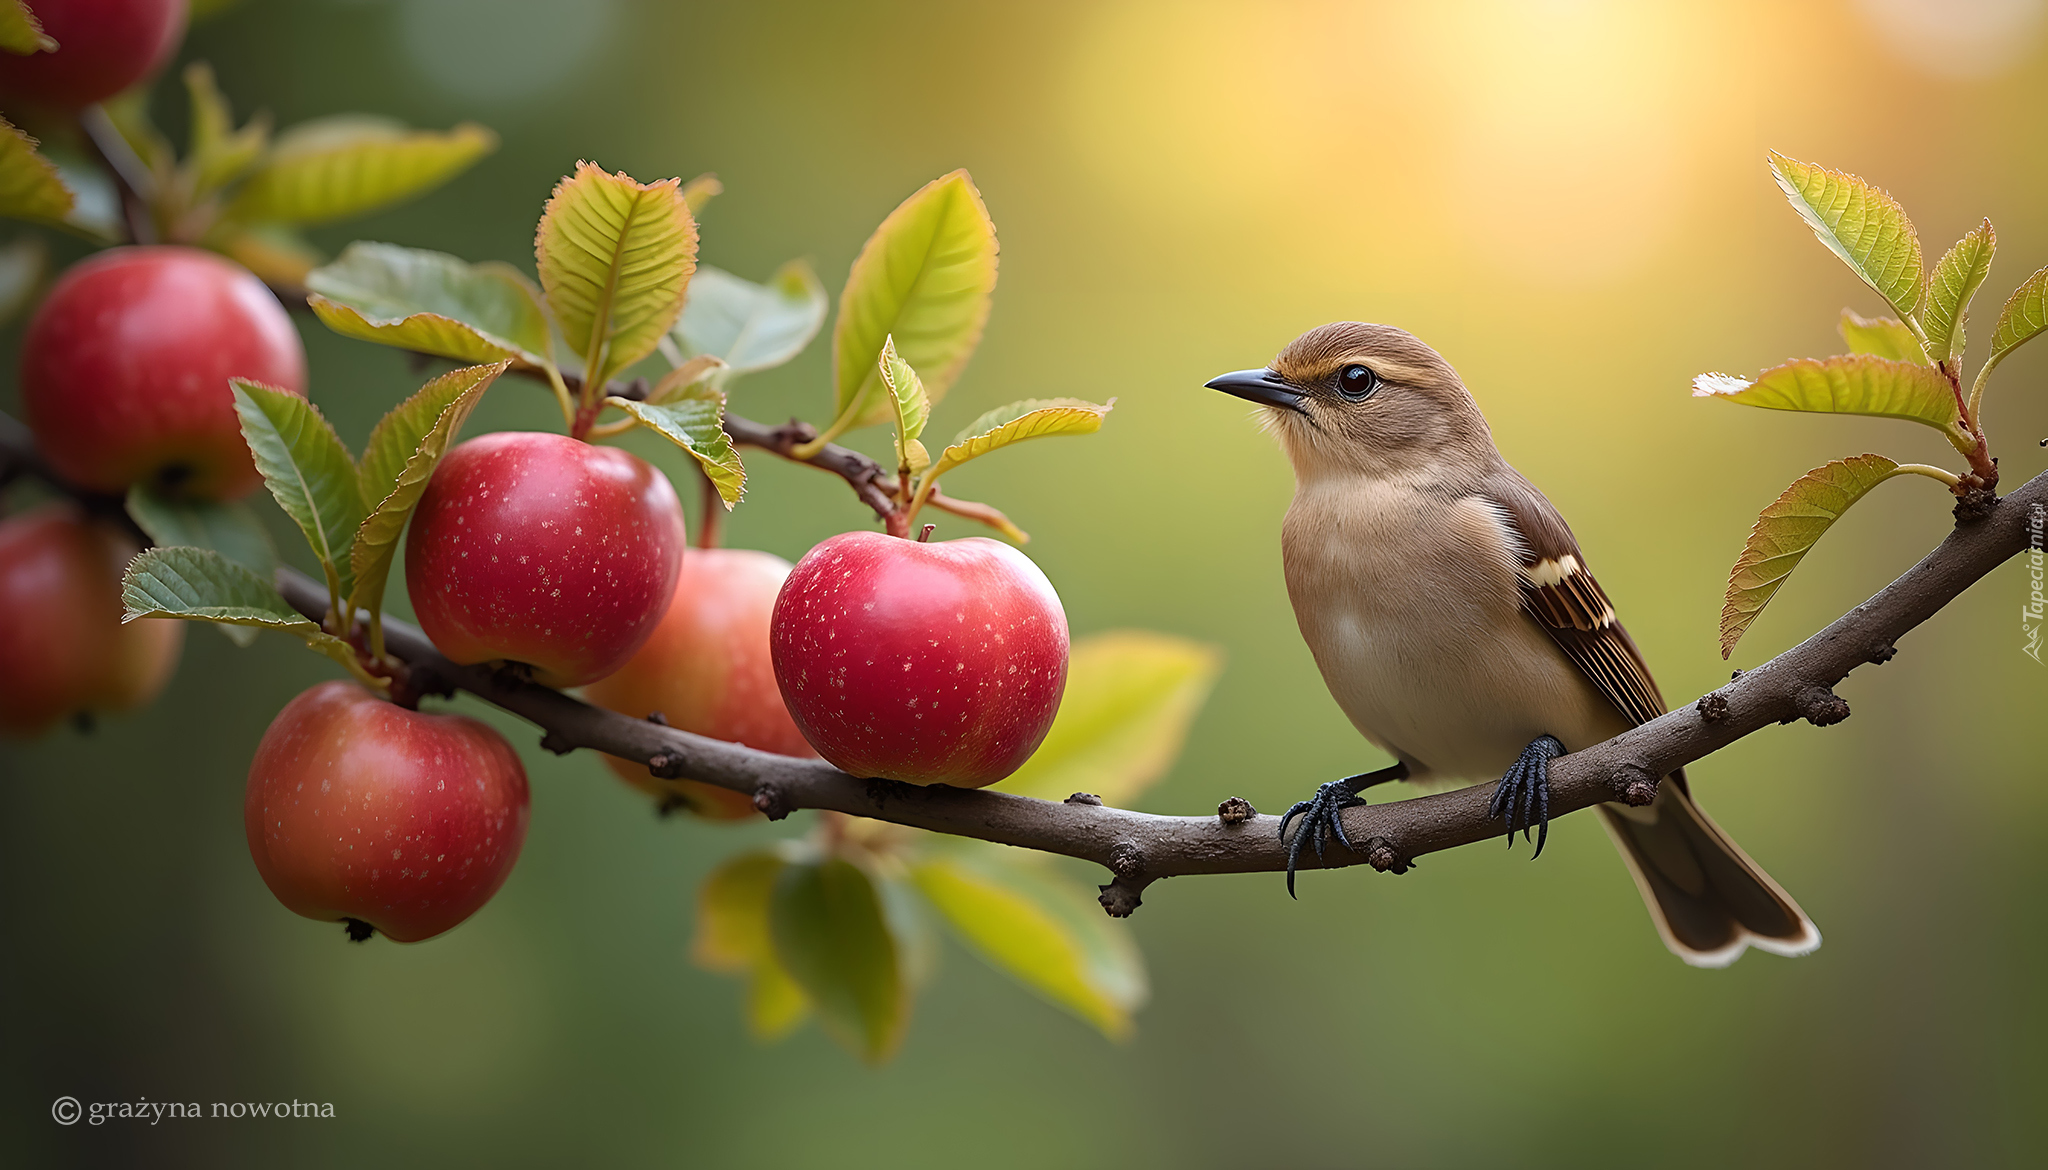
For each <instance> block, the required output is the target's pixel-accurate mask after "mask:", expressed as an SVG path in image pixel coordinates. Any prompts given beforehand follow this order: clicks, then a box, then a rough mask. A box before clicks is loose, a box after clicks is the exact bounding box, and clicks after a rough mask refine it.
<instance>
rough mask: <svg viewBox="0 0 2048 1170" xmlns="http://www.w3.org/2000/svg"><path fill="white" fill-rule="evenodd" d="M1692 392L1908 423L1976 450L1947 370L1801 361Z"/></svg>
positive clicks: (1702, 384)
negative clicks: (1945, 374) (1753, 377)
mask: <svg viewBox="0 0 2048 1170" xmlns="http://www.w3.org/2000/svg"><path fill="white" fill-rule="evenodd" d="M1692 392H1693V397H1695V398H1722V399H1726V400H1727V401H1729V402H1740V403H1742V404H1743V405H1744V406H1760V407H1763V408H1765V409H1767V410H1799V411H1811V412H1814V413H1819V414H1864V415H1874V416H1876V417H1879V418H1902V419H1906V420H1908V421H1911V422H1917V423H1920V424H1922V425H1925V426H1930V427H1933V428H1934V429H1936V430H1938V431H1940V432H1941V433H1942V434H1944V435H1946V436H1947V437H1948V441H1949V442H1950V443H1951V444H1953V445H1954V446H1955V447H1956V449H1957V450H1959V451H1963V452H1965V453H1968V452H1969V451H1970V450H1971V449H1972V448H1974V447H1975V442H1974V440H1972V439H1971V438H1970V436H1969V434H1968V433H1966V432H1965V431H1964V430H1963V429H1962V426H1961V423H1960V422H1959V421H1958V420H1959V419H1960V418H1961V411H1960V407H1958V405H1957V403H1956V394H1955V389H1954V387H1952V386H1950V385H1949V382H1948V379H1947V378H1944V377H1943V376H1942V374H1941V371H1939V370H1937V369H1935V368H1933V367H1932V366H1923V365H1919V364H1917V363H1914V362H1900V361H1892V360H1890V359H1888V358H1881V357H1874V356H1872V355H1869V354H1853V355H1850V356H1847V357H1831V358H1799V359H1797V360H1795V361H1789V362H1786V363H1785V364H1784V365H1781V366H1773V367H1771V368H1770V369H1768V370H1765V371H1764V372H1763V373H1761V374H1758V375H1757V378H1756V381H1754V382H1749V381H1745V380H1743V379H1741V378H1737V377H1733V376H1730V375H1728V374H1701V375H1700V376H1699V377H1697V378H1694V379H1693V390H1692Z"/></svg>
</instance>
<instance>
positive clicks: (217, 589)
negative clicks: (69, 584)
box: [121, 548, 389, 688]
mask: <svg viewBox="0 0 2048 1170" xmlns="http://www.w3.org/2000/svg"><path fill="white" fill-rule="evenodd" d="M121 602H122V606H123V608H124V609H125V610H126V613H125V615H124V616H123V617H122V619H121V620H123V621H134V620H135V619H137V618H186V619H189V620H192V621H203V622H222V623H226V624H229V625H238V626H249V627H253V628H255V629H260V630H279V631H282V632H284V633H287V634H295V635H297V636H298V637H299V638H301V639H304V641H305V643H306V645H308V646H311V647H312V648H313V649H315V650H317V651H319V652H320V653H322V654H325V655H326V656H327V657H329V658H332V659H334V660H335V661H336V662H339V663H341V664H342V665H343V666H345V667H347V668H348V670H349V672H350V673H351V674H354V675H355V676H356V677H357V678H358V679H359V680H360V681H362V682H365V683H367V684H369V685H371V686H375V687H380V688H381V687H384V686H387V685H389V684H388V683H387V682H384V681H380V680H377V679H373V678H371V677H370V676H369V675H367V674H365V673H364V672H363V668H362V664H361V663H360V662H359V661H357V659H356V652H355V650H354V648H353V647H351V646H350V645H349V644H348V643H347V642H344V641H342V640H341V639H340V638H337V637H335V636H334V635H332V634H329V633H327V632H325V631H323V630H322V629H321V628H320V627H319V625H318V624H317V623H314V622H312V621H309V620H307V619H306V617H305V616H304V615H302V614H300V613H299V612H298V611H297V610H295V609H293V608H292V607H291V603H290V602H287V601H286V600H285V599H284V598H283V596H281V595H280V594H279V593H278V592H277V590H275V589H273V588H271V586H270V583H269V582H267V581H265V580H263V579H262V578H261V577H258V576H257V575H256V574H254V573H251V572H250V571H249V570H247V569H245V568H243V567H242V566H240V565H238V564H236V563H234V562H233V561H231V560H229V559H227V558H226V557H224V556H222V555H220V554H219V553H217V552H214V551H213V550H212V549H204V548H152V549H145V550H144V551H143V553H142V555H140V556H138V557H136V558H135V559H134V560H132V561H130V562H129V563H128V572H127V575H126V576H125V577H124V578H123V579H122V582H121Z"/></svg>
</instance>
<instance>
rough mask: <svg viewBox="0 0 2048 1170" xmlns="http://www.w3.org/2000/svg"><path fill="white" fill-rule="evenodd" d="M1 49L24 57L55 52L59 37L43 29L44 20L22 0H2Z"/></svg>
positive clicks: (0, 17)
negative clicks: (37, 16)
mask: <svg viewBox="0 0 2048 1170" xmlns="http://www.w3.org/2000/svg"><path fill="white" fill-rule="evenodd" d="M0 49H5V50H7V51H8V52H10V53H15V54H18V55H20V56H24V57H25V56H27V55H28V54H30V53H38V52H40V53H54V52H56V51H57V39H56V38H55V37H52V36H51V35H50V34H49V33H46V32H44V31H43V22H42V21H40V20H37V19H36V14H35V13H33V12H31V11H29V8H28V5H26V4H23V3H22V2H21V0H0Z"/></svg>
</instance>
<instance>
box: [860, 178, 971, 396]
mask: <svg viewBox="0 0 2048 1170" xmlns="http://www.w3.org/2000/svg"><path fill="white" fill-rule="evenodd" d="M995 287H996V228H995V224H994V223H993V222H991V221H990V220H989V217H988V208H987V207H986V206H984V205H983V204H982V201H981V193H980V192H979V191H976V190H975V189H974V181H973V180H972V179H970V178H969V177H968V175H967V172H966V171H954V172H952V173H951V174H948V175H943V176H941V177H939V178H937V179H934V180H932V181H931V182H930V183H927V184H925V186H924V187H923V188H922V189H921V190H919V191H918V192H917V193H916V194H915V195H912V196H911V197H910V198H908V199H906V200H904V201H903V203H902V205H901V206H899V207H897V208H896V210H894V211H892V212H890V213H889V217H888V218H887V219H884V220H883V221H882V225H881V226H880V227H878V228H876V229H875V234H874V235H872V236H869V237H868V241H867V244H866V245H865V246H863V247H862V248H861V252H860V257H859V258H858V259H856V260H855V261H854V262H853V270H852V271H851V272H850V273H848V274H847V277H846V288H845V291H843V292H841V293H840V294H839V320H838V321H837V322H836V323H835V324H834V325H833V327H832V380H833V391H834V397H833V416H834V418H835V420H836V421H835V422H834V423H833V425H832V428H831V430H832V433H834V434H836V433H839V432H840V431H844V430H848V429H851V428H855V427H864V426H870V425H872V424H874V423H878V422H883V421H885V420H887V419H888V418H889V417H890V416H891V414H892V408H891V407H890V405H889V404H888V403H886V402H882V401H879V393H880V384H881V379H880V376H879V374H878V373H877V369H876V365H875V363H876V360H877V358H879V357H880V355H881V352H882V342H883V340H884V339H885V338H888V337H890V336H892V335H893V336H894V337H895V338H896V349H897V352H898V353H899V354H901V355H902V357H903V360H904V361H906V362H909V363H910V364H911V365H912V366H914V367H916V368H917V370H918V371H919V372H920V374H921V376H922V377H923V378H924V384H925V392H926V394H928V395H929V396H930V399H931V401H932V402H933V403H934V404H936V403H938V402H939V400H940V399H942V398H944V397H945V395H946V391H948V390H950V389H952V386H953V383H954V382H955V381H957V380H958V379H959V377H960V371H961V370H963V369H965V368H966V366H967V359H968V358H969V357H971V356H973V354H974V347H975V346H976V345H978V344H980V342H981V331H982V328H983V326H985V325H986V324H987V323H988V311H989V305H990V301H991V298H992V297H993V295H994V293H995Z"/></svg>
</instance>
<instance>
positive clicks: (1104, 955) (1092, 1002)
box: [911, 841, 1147, 1040]
mask: <svg viewBox="0 0 2048 1170" xmlns="http://www.w3.org/2000/svg"><path fill="white" fill-rule="evenodd" d="M911 877H912V880H913V881H915V882H916V883H917V887H918V889H919V890H921V891H922V892H923V893H924V896H925V897H926V898H928V899H930V901H931V903H932V905H933V906H935V907H937V908H938V911H939V913H940V914H941V915H942V916H944V918H945V919H946V921H947V923H948V924H949V925H950V926H951V927H952V928H953V930H954V932H955V933H957V934H958V935H959V936H960V938H961V939H962V941H964V942H965V943H966V944H967V945H968V947H969V948H970V949H972V950H973V951H975V952H976V953H977V954H979V955H980V956H981V957H982V958H983V959H984V960H986V961H987V962H988V964H989V965H990V966H992V967H995V968H997V969H998V970H1001V971H1005V972H1008V973H1009V974H1010V975H1011V976H1013V977H1015V978H1016V980H1017V981H1018V982H1020V983H1022V984H1024V985H1025V986H1026V987H1029V988H1030V989H1031V990H1033V991H1035V992H1037V993H1038V994H1040V995H1042V996H1044V997H1045V998H1046V999H1047V1000H1049V1001H1051V1002H1052V1003H1053V1004H1055V1005H1057V1006H1059V1007H1061V1008H1064V1009H1066V1010H1067V1011H1070V1012H1072V1013H1074V1014H1075V1015H1077V1016H1079V1017H1081V1018H1082V1019H1083V1020H1086V1021H1088V1022H1089V1023H1090V1024H1093V1025H1094V1026H1095V1027H1096V1028H1098V1029H1100V1030H1101V1031H1102V1033H1103V1034H1104V1035H1106V1036H1108V1037H1110V1038H1111V1039H1114V1040H1122V1039H1126V1038H1128V1037H1129V1036H1130V1034H1131V1013H1132V1012H1133V1011H1135V1010H1136V1009H1137V1008H1138V1007H1139V1006H1140V1005H1142V1004H1143V1003H1144V1001H1145V997H1146V992H1147V986H1146V979H1145V964H1144V959H1143V958H1142V957H1141V956H1140V955H1139V953H1138V948H1137V947H1136V946H1135V945H1133V943H1132V941H1131V938H1130V935H1129V933H1128V931H1127V930H1126V929H1125V928H1124V924H1122V923H1120V922H1117V921H1115V920H1113V919H1111V918H1109V917H1108V916H1107V915H1105V914H1103V912H1102V906H1101V904H1100V903H1099V902H1098V901H1097V900H1096V898H1095V896H1094V895H1093V894H1092V893H1091V892H1090V891H1088V890H1086V889H1084V888H1082V887H1080V886H1076V885H1074V884H1072V883H1071V882H1068V881H1067V880H1065V879H1064V878H1062V877H1060V876H1059V875H1058V874H1055V873H1053V872H1052V871H1051V870H1050V869H1049V868H1048V867H1046V866H1044V865H1042V864H1040V863H1038V859H1037V858H1035V857H1032V856H1031V855H1029V854H1023V853H1018V852H1017V851H1015V850H1010V851H1008V852H998V847H996V846H989V845H984V844H982V843H981V842H964V841H963V842H959V843H957V844H951V845H948V846H945V847H942V848H940V849H936V850H934V851H933V852H932V854H931V855H929V856H928V857H926V858H924V859H923V860H920V861H919V862H917V863H915V864H914V865H913V866H912V867H911Z"/></svg>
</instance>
